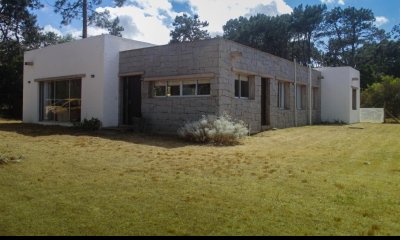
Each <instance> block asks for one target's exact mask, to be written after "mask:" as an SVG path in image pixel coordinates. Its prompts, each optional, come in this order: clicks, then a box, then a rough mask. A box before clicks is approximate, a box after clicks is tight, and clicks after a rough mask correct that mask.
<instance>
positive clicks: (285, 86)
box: [278, 82, 290, 110]
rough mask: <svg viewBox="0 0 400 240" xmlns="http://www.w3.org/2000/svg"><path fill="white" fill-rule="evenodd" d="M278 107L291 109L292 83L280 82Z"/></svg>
mask: <svg viewBox="0 0 400 240" xmlns="http://www.w3.org/2000/svg"><path fill="white" fill-rule="evenodd" d="M278 108H280V109H282V110H283V109H290V83H288V82H278Z"/></svg>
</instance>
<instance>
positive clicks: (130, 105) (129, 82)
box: [122, 76, 142, 125]
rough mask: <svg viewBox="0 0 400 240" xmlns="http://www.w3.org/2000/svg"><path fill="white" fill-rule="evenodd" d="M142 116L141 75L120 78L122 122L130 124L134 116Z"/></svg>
mask: <svg viewBox="0 0 400 240" xmlns="http://www.w3.org/2000/svg"><path fill="white" fill-rule="evenodd" d="M141 117H142V83H141V76H131V77H124V78H123V79H122V118H123V120H122V124H123V125H132V124H133V123H134V119H135V118H141Z"/></svg>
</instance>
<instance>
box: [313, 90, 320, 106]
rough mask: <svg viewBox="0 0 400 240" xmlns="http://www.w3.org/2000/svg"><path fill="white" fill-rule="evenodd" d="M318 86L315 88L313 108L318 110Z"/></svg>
mask: <svg viewBox="0 0 400 240" xmlns="http://www.w3.org/2000/svg"><path fill="white" fill-rule="evenodd" d="M318 91H319V89H318V88H313V97H312V101H313V102H312V106H313V107H312V108H313V110H317V103H318Z"/></svg>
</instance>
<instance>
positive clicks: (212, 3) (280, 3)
mask: <svg viewBox="0 0 400 240" xmlns="http://www.w3.org/2000/svg"><path fill="white" fill-rule="evenodd" d="M182 1H183V2H188V3H189V4H190V6H191V7H192V11H193V12H195V13H197V14H199V16H200V18H201V19H202V20H206V21H208V22H209V23H210V26H209V27H208V30H209V31H210V32H219V33H222V26H223V25H225V23H226V22H227V21H228V20H229V19H232V18H238V17H240V16H249V15H256V14H257V13H263V14H266V15H270V16H275V15H277V14H285V13H291V12H292V10H293V9H292V8H291V7H290V6H289V5H287V4H286V2H285V1H284V0H245V1H244V0H181V2H182Z"/></svg>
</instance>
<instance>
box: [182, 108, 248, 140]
mask: <svg viewBox="0 0 400 240" xmlns="http://www.w3.org/2000/svg"><path fill="white" fill-rule="evenodd" d="M248 134H249V128H248V127H247V125H246V123H245V122H243V121H237V120H234V119H233V118H232V117H231V116H229V115H228V114H226V113H224V114H222V115H221V116H213V115H208V116H203V117H202V118H201V119H200V120H198V121H195V122H190V123H186V124H185V125H184V126H183V127H182V128H180V129H179V130H178V135H179V136H180V137H182V138H184V139H187V140H189V141H194V142H199V143H209V142H211V143H215V144H221V145H232V144H237V143H238V142H239V139H240V138H242V137H245V136H247V135H248Z"/></svg>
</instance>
